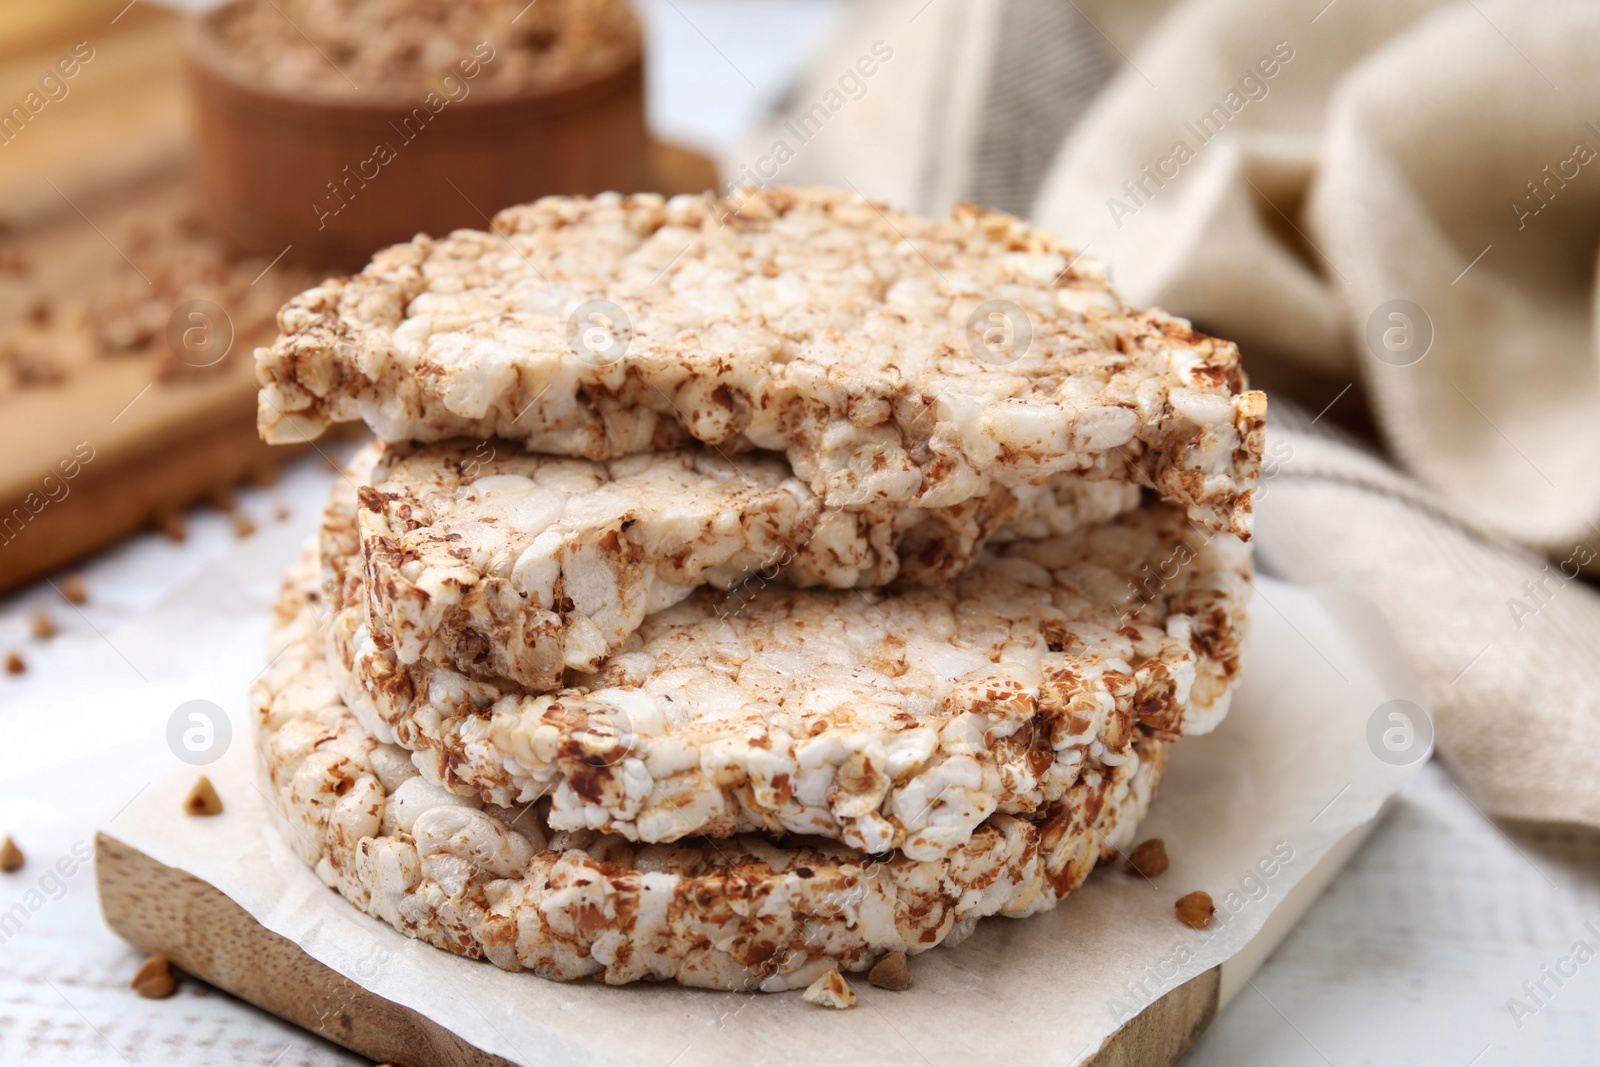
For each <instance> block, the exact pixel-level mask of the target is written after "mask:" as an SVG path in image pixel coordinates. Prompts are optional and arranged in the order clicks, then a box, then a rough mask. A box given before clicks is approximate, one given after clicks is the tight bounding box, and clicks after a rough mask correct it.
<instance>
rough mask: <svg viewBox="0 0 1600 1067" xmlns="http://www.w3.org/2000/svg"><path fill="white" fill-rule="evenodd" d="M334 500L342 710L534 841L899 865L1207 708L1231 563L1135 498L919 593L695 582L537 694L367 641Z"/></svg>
mask: <svg viewBox="0 0 1600 1067" xmlns="http://www.w3.org/2000/svg"><path fill="white" fill-rule="evenodd" d="M352 495H354V494H353V493H352V492H351V490H350V487H349V486H348V485H347V484H344V483H340V485H339V486H338V487H337V488H336V490H335V492H334V494H333V498H332V501H331V502H330V505H329V508H328V512H327V515H326V517H325V519H324V529H323V534H322V552H323V566H324V571H325V577H326V581H325V586H324V587H325V589H326V590H327V595H328V598H329V600H330V601H331V606H332V607H333V609H334V613H333V616H332V618H331V620H330V624H329V626H328V630H327V642H328V644H327V657H328V661H329V665H330V667H331V669H332V670H333V674H334V676H335V681H336V683H337V684H338V686H339V688H340V692H341V695H342V696H343V698H344V700H345V701H346V703H347V704H348V705H349V706H350V707H351V709H352V711H353V712H354V713H355V714H357V715H358V716H359V717H360V718H361V721H362V723H363V725H364V726H365V727H366V728H367V729H368V730H369V732H371V733H373V735H374V736H376V737H377V738H379V739H380V740H383V741H386V742H388V741H394V742H397V743H399V744H400V745H402V746H403V747H405V748H407V749H410V750H412V751H414V752H416V753H417V754H418V755H417V762H418V765H419V766H420V767H421V768H422V769H423V770H424V772H425V773H426V774H427V775H428V776H429V778H430V780H432V781H433V782H435V783H438V784H441V785H444V786H445V787H447V788H450V789H452V790H454V791H456V792H459V793H462V794H463V795H476V796H479V797H481V798H482V799H483V800H485V801H488V802H492V803H496V804H500V805H505V806H511V805H515V804H522V803H527V802H529V801H532V800H534V799H535V798H538V797H542V796H549V797H550V798H551V806H550V812H549V817H550V821H551V825H552V826H554V827H556V828H557V829H562V830H577V829H597V830H603V831H606V832H608V833H616V834H619V835H621V836H623V837H625V838H627V839H629V840H633V841H643V842H667V841H674V840H679V839H682V838H686V837H691V836H695V835H701V834H704V835H710V836H714V837H722V836H728V835H732V834H735V833H740V832H757V831H764V832H769V833H784V832H788V833H797V834H813V835H817V836H821V837H826V838H829V839H832V840H837V841H841V842H843V843H845V844H847V845H849V846H850V847H852V848H856V849H860V850H862V851H864V852H871V853H882V852H886V851H888V850H890V849H894V848H900V849H902V850H903V851H904V852H905V854H906V855H908V856H910V857H911V858H913V859H917V860H929V859H933V858H936V857H938V856H941V855H945V854H948V853H950V852H952V851H954V850H957V849H960V848H962V847H963V846H964V844H965V843H967V841H968V839H969V837H970V835H971V834H972V833H973V831H974V830H975V829H976V828H977V827H978V826H979V825H980V824H981V823H982V822H983V821H984V820H985V819H987V818H988V817H989V816H990V815H991V814H993V813H995V812H997V811H998V812H1000V813H1002V814H1011V815H1034V814H1036V813H1037V812H1039V811H1040V810H1041V809H1043V808H1045V807H1047V806H1049V805H1051V804H1053V803H1056V802H1058V801H1061V800H1062V799H1063V798H1065V797H1069V796H1071V795H1072V791H1073V789H1074V788H1075V787H1076V786H1077V784H1078V783H1079V782H1081V781H1082V780H1083V778H1084V776H1085V775H1087V774H1090V773H1091V772H1093V773H1099V772H1100V769H1101V768H1104V767H1108V766H1115V765H1116V764H1118V763H1120V762H1122V761H1123V760H1125V759H1127V758H1129V754H1130V752H1131V747H1132V745H1133V744H1134V742H1135V738H1136V734H1137V733H1138V731H1139V730H1140V729H1142V730H1145V731H1149V732H1151V733H1153V734H1155V735H1156V736H1159V737H1161V738H1163V739H1170V738H1173V737H1176V736H1178V735H1180V734H1184V733H1202V732H1205V731H1208V730H1210V729H1211V728H1213V727H1214V726H1215V724H1216V723H1217V722H1218V721H1220V719H1221V718H1222V716H1223V715H1224V714H1225V713H1226V710H1227V706H1228V700H1229V695H1230V686H1231V683H1232V681H1233V679H1234V678H1235V676H1236V675H1237V672H1238V666H1239V642H1240V639H1241V637H1242V632H1243V627H1244V612H1245V606H1246V599H1247V596H1248V592H1249V574H1250V557H1249V553H1248V550H1247V548H1246V547H1245V546H1244V545H1243V544H1242V543H1241V542H1240V541H1238V540H1237V539H1236V538H1234V537H1232V536H1231V535H1228V534H1208V533H1207V532H1206V531H1204V530H1202V529H1201V528H1199V527H1198V526H1196V525H1195V524H1194V523H1192V522H1190V521H1188V520H1187V519H1186V518H1185V517H1184V515H1183V513H1182V512H1181V511H1179V510H1178V509H1176V508H1173V507H1171V506H1168V505H1151V506H1147V507H1144V508H1141V509H1139V510H1138V511H1135V512H1132V513H1129V514H1127V515H1124V516H1122V517H1120V518H1117V519H1115V520H1113V521H1111V522H1109V523H1105V524H1103V525H1100V526H1096V527H1093V528H1090V529H1088V530H1085V531H1081V532H1080V533H1078V534H1075V535H1071V536H1067V537H1061V538H1054V539H1050V540H1045V541H1037V542H1033V541H1019V542H1015V543H1012V544H1008V545H1005V546H1003V547H1002V548H1000V549H999V550H998V551H997V552H995V553H993V554H989V555H984V556H980V557H979V559H978V560H977V562H975V563H974V564H973V565H972V566H971V567H970V568H969V569H968V570H967V571H966V572H964V573H963V574H962V575H961V576H959V577H958V578H956V579H954V580H953V581H952V582H951V583H950V584H949V585H948V586H945V587H942V588H920V587H909V588H906V589H903V590H899V591H896V592H893V593H868V592H863V591H855V590H852V591H835V590H818V589H793V588H790V587H787V586H784V585H778V584H774V585H765V586H762V587H759V588H744V589H740V590H739V591H737V592H736V593H724V592H719V591H716V590H711V589H702V590H700V591H698V592H696V593H695V594H693V595H691V596H690V597H689V598H688V599H686V600H684V601H682V602H680V603H678V604H677V605H675V606H673V607H670V608H667V609H665V610H663V611H661V612H658V613H655V614H653V615H650V616H648V617H646V618H645V619H644V621H643V622H642V624H641V625H640V628H639V629H638V631H637V632H636V633H635V634H634V635H633V636H632V637H631V638H630V639H629V640H628V641H627V642H626V643H625V644H624V645H623V647H622V648H621V650H620V651H618V652H617V653H616V654H614V655H612V656H611V657H609V658H608V659H607V660H606V661H605V662H604V663H603V664H602V666H601V669H600V670H599V671H598V672H597V673H595V674H591V675H584V674H579V673H577V672H569V674H568V679H567V680H568V683H569V684H568V687H567V688H565V689H562V690H559V691H556V692H553V693H546V694H543V695H539V694H532V693H529V692H527V691H526V690H524V689H523V688H521V687H519V686H516V685H514V684H513V683H510V682H495V681H485V680H479V679H473V678H470V677H468V676H466V675H463V674H461V673H459V672H457V671H454V670H451V669H449V668H448V667H444V666H441V665H439V664H436V663H433V662H431V661H429V660H427V659H422V660H418V661H417V662H415V663H411V664H404V663H401V662H399V661H398V659H397V658H396V657H395V656H394V654H393V652H392V650H391V649H390V648H389V647H388V645H389V642H388V641H387V639H386V638H384V637H383V635H381V634H378V635H375V634H374V633H373V632H372V628H371V626H370V625H369V612H368V597H367V595H366V593H365V589H364V584H365V576H364V574H363V568H362V567H361V565H360V564H359V562H358V560H357V558H356V557H357V553H358V552H359V549H358V547H357V543H356V542H357V538H356V534H355V515H354V512H355V507H354V504H353V503H352V502H348V501H349V498H350V497H351V496H352Z"/></svg>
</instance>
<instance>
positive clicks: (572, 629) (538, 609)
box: [341, 441, 1140, 691]
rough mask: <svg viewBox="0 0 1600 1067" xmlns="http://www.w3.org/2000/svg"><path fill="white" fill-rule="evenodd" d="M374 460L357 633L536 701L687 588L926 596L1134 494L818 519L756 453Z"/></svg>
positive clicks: (422, 452) (820, 514)
mask: <svg viewBox="0 0 1600 1067" xmlns="http://www.w3.org/2000/svg"><path fill="white" fill-rule="evenodd" d="M371 453H372V454H370V455H363V456H362V457H360V458H359V459H358V460H357V461H356V462H355V463H353V464H352V472H353V476H354V477H356V478H358V479H360V473H359V472H360V471H362V470H365V469H367V468H368V467H372V466H374V464H375V469H373V470H371V473H370V475H369V476H368V477H367V478H366V479H365V480H362V484H361V488H360V491H359V493H358V499H359V502H360V507H359V509H358V512H357V523H358V529H359V533H360V543H361V553H362V566H363V567H364V569H365V574H366V579H367V580H366V586H365V588H366V593H367V597H368V605H367V606H368V609H369V612H370V617H371V623H372V627H373V631H374V633H375V634H379V635H381V636H383V637H385V638H387V639H388V641H389V642H390V643H391V644H390V646H389V647H390V648H391V649H392V651H393V653H394V655H395V657H396V658H397V659H398V660H399V661H400V662H401V663H407V664H410V663H416V662H417V661H418V660H419V659H424V658H425V659H428V660H430V661H432V662H434V663H437V664H441V665H443V666H448V667H452V668H454V669H456V670H459V671H462V672H463V673H465V674H469V675H471V676H473V677H475V678H483V679H490V680H492V679H495V678H508V679H510V680H512V681H515V682H518V683H520V684H521V685H524V686H527V687H529V688H530V689H534V690H539V691H546V690H550V689H556V688H560V686H561V684H562V678H563V672H564V671H566V670H568V669H571V670H576V671H582V672H593V671H595V670H598V669H599V667H600V664H601V661H602V660H603V658H604V657H605V656H607V655H608V654H610V653H611V652H613V651H615V650H616V649H617V648H619V647H620V646H621V645H622V644H623V642H625V641H626V640H627V639H628V637H629V636H630V635H632V634H633V632H634V631H635V630H637V629H638V628H639V625H640V623H641V622H643V620H644V618H645V616H646V615H647V614H650V613H652V612H656V611H660V610H661V609H663V608H665V607H668V606H670V605H672V604H675V603H677V602H678V601H680V600H683V599H684V598H685V597H687V596H689V595H690V594H691V593H693V592H694V591H695V590H696V589H698V588H699V587H700V586H702V585H708V584H709V585H711V586H714V587H716V588H719V589H730V588H735V587H738V586H740V585H741V584H746V585H749V584H755V583H759V584H766V583H767V582H768V581H771V580H772V579H773V577H774V575H778V576H779V577H781V580H782V581H784V582H786V583H788V584H791V585H801V586H807V585H818V584H822V585H829V586H833V587H836V588H846V589H848V588H853V587H855V586H858V585H864V586H868V587H872V586H879V585H884V584H887V583H888V582H890V581H893V580H895V579H896V578H901V579H902V580H904V581H911V582H923V583H929V584H936V583H939V582H943V581H944V580H947V579H948V578H950V577H952V576H954V575H955V574H956V573H958V572H959V571H960V570H961V569H962V568H963V567H964V566H966V564H967V563H969V562H970V561H971V559H972V558H973V556H975V555H976V554H977V552H978V551H979V550H980V549H981V548H982V546H983V544H984V542H985V541H986V540H987V539H988V538H990V537H991V536H995V535H998V536H999V537H1000V538H1001V539H1005V538H1011V537H1015V536H1017V535H1018V534H1020V535H1022V536H1030V537H1042V536H1049V535H1054V534H1062V533H1067V532H1070V531H1072V530H1075V529H1078V528H1079V527H1082V526H1085V525H1089V524H1091V523H1095V522H1103V521H1105V520H1106V519H1109V518H1112V517H1113V516H1115V515H1117V514H1120V513H1122V512H1125V511H1128V510H1130V509H1132V508H1134V507H1136V506H1138V503H1139V496H1140V493H1139V488H1138V487H1137V486H1135V485H1132V484H1131V483H1128V482H1109V481H1088V480H1085V479H1082V478H1079V477H1076V476H1074V475H1058V476H1056V477H1055V478H1052V479H1051V480H1050V481H1049V482H1047V483H1045V484H1044V485H1040V486H1018V487H1016V488H1014V489H1012V488H1006V487H1002V486H996V487H995V488H994V490H993V491H992V492H991V493H990V495H989V496H988V497H985V498H983V499H981V500H974V501H968V502H967V503H964V504H959V505H956V506H953V507H948V508H936V509H931V510H923V509H918V508H911V507H903V508H891V507H878V508H869V509H865V510H861V509H844V510H830V509H826V508H824V507H823V506H822V502H821V501H820V500H818V499H817V497H816V495H815V494H814V493H812V492H811V490H810V488H809V487H808V486H807V485H806V484H805V483H804V482H802V481H800V480H799V479H797V478H795V477H794V476H793V474H792V473H791V472H790V469H789V464H788V463H787V462H786V461H785V460H784V458H783V457H782V456H778V455H774V454H773V453H770V452H761V453H746V454H743V455H740V456H738V458H737V459H729V458H725V457H723V456H721V455H718V454H717V453H715V452H712V451H710V450H708V449H705V448H698V447H697V448H681V449H673V450H670V451H667V452H659V453H640V454H637V455H632V456H626V457H623V458H621V459H616V460H611V461H609V462H608V463H597V462H594V461H591V460H584V459H571V458H565V457H558V456H538V455H532V454H529V453H527V452H523V451H522V450H521V449H520V448H518V447H517V446H515V445H510V444H507V443H506V442H503V441H493V442H489V441H483V442H476V443H474V442H461V441H457V442H447V443H441V444H434V445H423V446H418V447H405V446H388V447H384V446H380V445H373V446H371ZM342 491H344V487H341V492H342ZM1002 524H1005V526H1004V527H1003V528H1002Z"/></svg>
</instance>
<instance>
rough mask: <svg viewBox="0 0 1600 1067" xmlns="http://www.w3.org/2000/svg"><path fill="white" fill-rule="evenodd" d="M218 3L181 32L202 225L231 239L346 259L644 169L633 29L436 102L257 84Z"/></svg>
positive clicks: (318, 260)
mask: <svg viewBox="0 0 1600 1067" xmlns="http://www.w3.org/2000/svg"><path fill="white" fill-rule="evenodd" d="M225 10H226V9H225V8H224V9H220V11H225ZM220 11H213V12H210V13H208V14H206V15H202V16H199V17H197V18H196V19H194V20H193V21H192V22H191V24H190V26H189V31H188V33H187V35H186V47H185V53H186V57H187V65H188V68H189V74H190V78H191V83H192V89H193V100H194V111H195V120H196V128H195V148H194V153H195V157H194V172H195V181H196V185H197V189H198V192H199V195H200V198H201V201H202V203H203V205H204V207H205V210H206V212H207V214H208V215H209V217H210V219H211V221H212V223H213V225H215V226H216V228H217V229H218V230H219V231H221V232H222V233H223V234H224V235H225V236H226V237H227V238H228V239H229V240H230V241H232V242H233V243H234V244H236V245H237V246H239V249H240V250H241V251H243V252H248V253H252V254H256V255H263V256H267V257H269V258H270V257H275V256H277V255H279V254H280V253H282V252H284V251H285V249H286V248H287V249H288V252H287V255H288V256H289V257H290V258H294V259H296V260H298V261H300V262H306V263H315V264H317V265H320V266H329V267H338V268H348V269H354V268H356V267H359V266H360V265H361V264H363V263H365V262H366V260H367V259H368V257H370V256H371V255H372V253H373V252H374V251H376V250H377V249H380V248H383V247H385V246H387V245H391V244H394V243H396V242H398V241H405V240H409V239H410V238H411V237H412V236H414V235H415V234H417V233H431V234H444V233H448V232H450V231H451V230H454V229H459V228H461V227H469V226H470V227H475V228H482V227H484V226H486V225H488V221H489V219H490V217H492V216H493V215H494V213H495V212H496V211H497V210H499V209H500V208H502V207H506V206H508V205H510V204H518V203H524V202H526V201H529V200H534V199H537V198H538V197H541V196H546V195H550V194H556V193H560V194H594V193H601V192H605V191H608V190H617V191H620V192H637V191H640V190H642V189H644V188H645V186H646V183H647V182H648V180H649V165H648V160H649V153H650V143H649V138H648V134H647V132H646V127H645V109H644V56H643V48H642V42H640V41H638V40H635V41H634V42H633V47H632V48H630V49H627V50H625V53H624V56H623V58H622V59H621V60H620V61H619V62H618V63H617V64H616V66H615V67H614V68H613V69H609V70H604V71H602V72H600V73H599V74H597V75H594V76H591V77H589V78H587V79H586V80H584V81H581V82H574V83H571V84H564V85H558V86H555V87H550V86H541V87H539V88H537V89H535V90H523V91H517V92H509V93H508V92H505V91H498V90H497V91H491V90H490V89H489V88H487V87H483V88H471V83H470V82H468V83H466V84H468V86H469V88H470V91H469V92H468V93H467V94H466V95H464V96H462V97H461V98H460V99H457V100H450V101H449V102H448V103H447V104H445V106H443V107H441V108H439V109H438V110H437V111H433V110H431V108H430V107H429V106H427V105H426V104H425V100H424V98H425V96H426V95H427V94H426V93H425V92H424V91H419V90H408V91H404V92H395V91H393V90H390V91H381V90H380V91H366V92H363V93H361V94H359V95H353V96H349V97H344V96H330V95H327V94H326V93H323V94H317V93H314V92H310V91H308V92H304V93H295V92H289V91H286V90H284V89H283V88H282V87H280V86H277V85H273V84H269V83H267V82H266V81H265V80H264V79H262V78H261V77H260V76H259V75H257V74H255V73H254V72H251V71H247V70H244V69H241V66H240V65H239V64H237V63H235V62H232V61H231V58H230V55H229V52H228V50H227V49H226V47H225V46H224V45H223V43H222V42H221V41H220V39H219V37H218V35H217V32H216V25H217V20H218V18H219V15H220ZM441 99H445V97H443V96H442V95H440V94H436V95H435V97H434V101H433V102H434V103H435V104H436V103H437V102H438V101H439V100H441Z"/></svg>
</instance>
